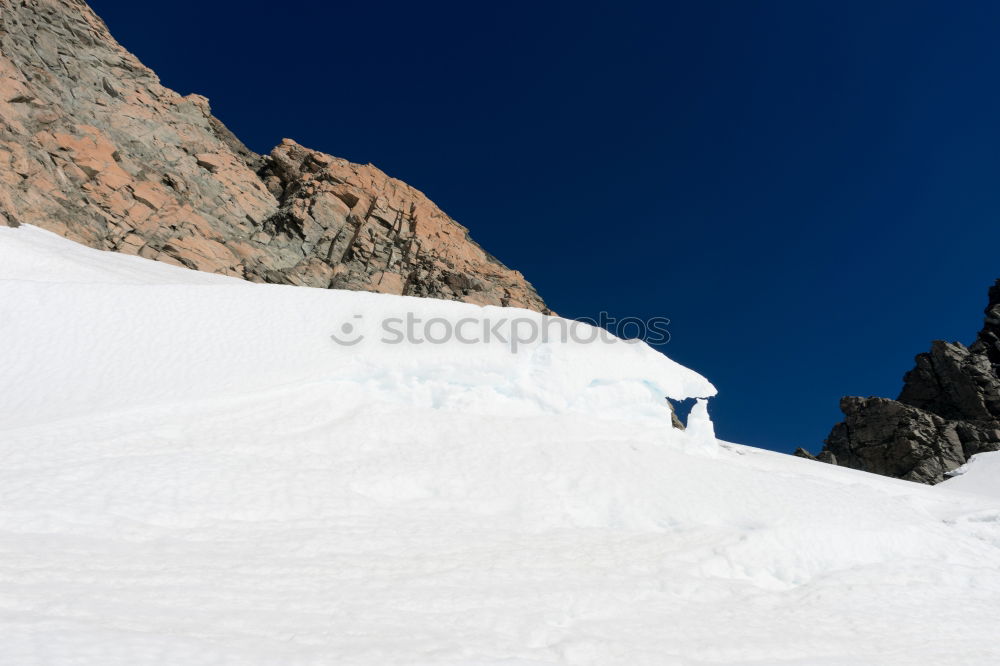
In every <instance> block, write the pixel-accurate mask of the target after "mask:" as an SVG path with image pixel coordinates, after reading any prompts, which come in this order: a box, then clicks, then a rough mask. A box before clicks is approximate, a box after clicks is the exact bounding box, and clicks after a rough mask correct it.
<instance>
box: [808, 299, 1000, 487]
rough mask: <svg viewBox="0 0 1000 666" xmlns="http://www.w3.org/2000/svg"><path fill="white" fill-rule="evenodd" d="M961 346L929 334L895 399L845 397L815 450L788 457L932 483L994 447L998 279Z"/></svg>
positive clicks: (998, 437)
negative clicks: (970, 337) (979, 321)
mask: <svg viewBox="0 0 1000 666" xmlns="http://www.w3.org/2000/svg"><path fill="white" fill-rule="evenodd" d="M985 315H986V317H985V321H984V323H983V328H982V330H981V331H980V332H979V335H978V336H977V337H976V341H975V342H973V343H972V344H971V345H969V346H968V347H966V346H965V345H962V344H960V343H957V342H944V341H942V340H936V341H935V342H934V343H932V345H931V349H930V351H929V352H927V353H924V354H919V355H918V356H917V357H916V367H914V368H913V369H912V370H910V371H909V372H908V373H906V375H905V376H904V377H903V390H902V391H901V392H900V394H899V397H898V398H897V399H896V400H889V399H886V398H876V397H869V398H859V397H845V398H843V399H842V400H841V401H840V409H841V411H842V412H843V413H844V417H845V418H844V421H843V422H841V423H838V424H837V425H835V426H834V427H833V430H832V431H831V432H830V436H829V437H827V439H826V442H825V446H824V447H823V450H822V451H821V452H820V453H819V454H818V455H817V456H812V455H811V454H809V453H808V452H806V451H805V450H803V449H799V450H798V451H796V455H799V456H803V457H808V458H814V459H818V460H821V461H823V462H828V463H833V464H836V465H844V466H846V467H852V468H854V469H860V470H864V471H867V472H874V473H876V474H883V475H885V476H893V477H897V478H900V479H907V480H910V481H919V482H921V483H930V484H933V483H939V482H940V481H943V480H944V479H945V478H947V476H948V474H949V473H950V472H951V471H953V470H955V469H957V468H958V467H960V466H961V465H963V464H964V463H965V462H966V461H967V460H968V459H969V458H971V457H972V456H973V455H975V454H977V453H982V452H986V451H997V450H1000V371H998V368H1000V280H997V282H996V283H995V284H994V285H993V286H992V287H991V288H990V290H989V302H988V305H987V306H986V310H985Z"/></svg>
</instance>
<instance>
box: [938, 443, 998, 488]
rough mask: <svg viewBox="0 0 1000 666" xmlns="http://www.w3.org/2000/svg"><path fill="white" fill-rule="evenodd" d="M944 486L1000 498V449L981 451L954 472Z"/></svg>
mask: <svg viewBox="0 0 1000 666" xmlns="http://www.w3.org/2000/svg"><path fill="white" fill-rule="evenodd" d="M942 487H946V488H948V489H949V490H960V491H962V492H966V493H976V494H978V495H988V496H990V497H995V498H997V499H998V500H1000V451H992V452H990V453H979V454H977V455H974V456H972V458H971V459H970V460H969V462H967V463H966V464H964V465H962V466H961V467H959V468H958V469H957V470H955V471H954V472H953V476H952V477H951V478H950V479H947V480H946V481H945V482H944V485H943V486H942Z"/></svg>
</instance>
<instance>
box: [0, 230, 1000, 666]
mask: <svg viewBox="0 0 1000 666" xmlns="http://www.w3.org/2000/svg"><path fill="white" fill-rule="evenodd" d="M406 313H415V314H416V315H418V316H419V317H421V318H422V319H423V320H425V321H426V320H430V319H435V318H440V319H442V320H445V321H448V322H451V323H452V324H456V323H457V322H458V321H459V320H461V319H469V318H471V319H473V320H475V321H476V322H482V321H483V320H486V319H491V318H492V320H494V321H495V320H496V319H499V318H509V317H514V316H516V317H524V318H527V319H532V318H534V319H535V320H537V321H538V322H539V323H541V322H542V321H543V318H542V316H541V315H537V314H533V313H529V312H525V311H510V310H501V309H497V308H477V307H474V306H470V305H465V304H459V303H451V302H443V301H428V300H418V299H408V298H402V297H394V296H381V295H374V294H365V293H351V292H337V291H325V290H312V289H304V288H293V287H281V286H273V285H255V284H249V283H245V282H241V281H238V280H232V279H229V278H221V277H218V276H212V275H205V274H201V273H195V272H191V271H187V270H184V269H180V268H175V267H170V266H166V265H163V264H158V263H153V262H147V261H145V260H141V259H136V258H131V257H125V256H121V255H113V254H107V253H101V252H96V251H92V250H88V249H86V248H83V247H81V246H77V245H75V244H73V243H70V242H68V241H65V240H63V239H60V238H57V237H55V236H52V235H50V234H47V233H45V232H42V231H40V230H37V229H34V228H31V227H22V228H20V229H0V342H2V345H0V389H2V391H3V395H4V399H3V400H2V401H0V455H2V456H3V460H4V465H3V466H2V468H0V580H2V583H0V610H2V615H0V625H2V632H3V636H4V641H2V642H0V663H12V664H13V663H16V664H64V663H87V664H102V665H104V664H130V665H131V664H140V663H165V664H186V665H187V664H219V663H228V664H331V663H337V664H379V665H386V664H463V665H468V664H492V665H496V664H506V665H514V664H517V665H527V664H533V665H537V664H602V665H603V664H629V665H634V664H655V665H657V666H662V665H664V664H675V663H676V664H689V663H712V664H735V663H768V664H774V663H782V664H819V663H822V664H858V663H871V664H891V663H899V664H913V663H935V664H941V663H962V664H974V663H982V664H986V663H995V662H996V661H997V660H998V659H1000V647H998V646H997V645H996V642H995V636H994V632H995V618H996V616H997V614H998V611H1000V502H998V500H997V499H996V498H990V497H987V496H985V495H976V494H972V493H964V492H952V491H949V490H948V489H947V488H946V487H943V486H942V487H936V488H930V487H925V486H919V485H915V484H910V483H906V482H903V481H896V480H892V479H884V478H880V477H873V476H871V475H867V474H863V473H860V472H855V471H853V470H848V469H842V468H836V467H831V466H826V465H820V464H816V463H812V462H809V461H803V460H799V459H796V458H792V457H790V456H782V455H778V454H773V453H769V452H765V451H759V450H755V449H751V448H747V447H742V446H738V445H733V444H728V443H725V442H719V441H717V440H716V439H715V438H714V435H713V433H712V427H711V421H710V420H709V418H708V413H707V410H706V408H705V404H704V403H703V402H702V403H699V405H698V406H697V407H696V408H695V409H694V410H693V411H692V416H691V417H690V418H691V423H690V426H691V427H689V428H688V429H687V430H686V431H680V430H677V429H674V428H672V427H671V425H670V413H669V410H668V409H667V407H666V404H665V402H664V397H667V396H669V397H671V398H675V399H683V398H688V397H707V396H711V395H713V394H714V392H715V390H714V388H713V387H712V385H711V384H710V383H709V382H708V381H706V380H705V379H704V378H702V377H701V376H699V375H698V374H697V373H695V372H693V371H691V370H688V369H686V368H683V367H681V366H679V365H678V364H676V363H674V362H672V361H670V360H669V359H667V358H665V357H664V356H662V355H661V354H659V353H657V352H655V351H654V350H652V349H650V348H648V347H646V346H645V345H642V344H630V343H625V342H621V341H619V342H617V343H614V342H609V343H603V342H594V343H589V344H586V343H579V342H573V341H566V342H562V341H558V340H549V341H548V342H544V341H541V340H534V341H531V342H526V343H524V344H523V345H522V346H520V348H519V349H518V351H517V353H512V352H511V350H510V347H509V345H506V344H485V343H479V344H463V343H461V342H460V341H457V340H451V341H449V342H447V343H443V344H429V343H421V344H387V343H384V342H382V341H381V339H380V337H379V327H380V323H381V322H383V321H385V320H386V319H387V318H398V317H400V316H405V314H406ZM347 323H350V324H351V326H350V328H349V331H347V332H345V328H344V325H345V324H347ZM331 335H338V336H345V335H350V336H352V337H351V338H350V339H349V342H351V341H353V340H355V338H358V337H359V336H360V341H359V342H357V343H356V344H355V343H353V342H351V344H349V345H346V344H338V343H337V342H335V341H334V340H332V339H331ZM949 483H953V482H949ZM945 485H948V484H945Z"/></svg>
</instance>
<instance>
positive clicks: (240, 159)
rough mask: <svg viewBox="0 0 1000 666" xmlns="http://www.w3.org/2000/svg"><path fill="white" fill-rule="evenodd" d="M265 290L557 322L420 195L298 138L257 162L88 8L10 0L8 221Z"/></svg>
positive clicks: (517, 278)
mask: <svg viewBox="0 0 1000 666" xmlns="http://www.w3.org/2000/svg"><path fill="white" fill-rule="evenodd" d="M4 223H6V224H8V225H10V226H16V225H18V224H19V223H30V224H34V225H37V226H40V227H43V228H45V229H48V230H50V231H54V232H56V233H59V234H61V235H63V236H66V237H68V238H72V239H73V240H76V241H79V242H81V243H85V244H87V245H90V246H92V247H95V248H99V249H105V250H116V251H119V252H125V253H129V254H138V255H140V256H143V257H147V258H150V259H157V260H161V261H167V262H170V263H174V264H179V265H182V266H187V267H189V268H194V269H197V270H202V271H209V272H214V273H222V274H226V275H234V276H238V277H241V278H245V279H248V280H253V281H258V282H275V283H285V284H297V285H306V286H312V287H324V288H343V289H356V290H368V291H379V292H385V293H392V294H408V295H414V296H429V297H435V298H444V299H451V300H460V301H466V302H471V303H477V304H483V305H486V304H491V305H505V306H506V305H509V306H517V307H524V308H529V309H532V310H537V311H539V312H548V309H547V308H546V306H545V304H544V302H543V301H542V299H541V298H540V297H539V296H538V294H537V293H536V292H535V290H534V288H533V287H532V286H531V284H530V283H528V282H527V281H526V280H525V279H524V277H523V276H522V275H521V274H520V273H519V272H517V271H514V270H511V269H509V268H507V267H506V266H504V265H503V264H501V263H500V262H499V261H497V260H496V259H495V258H493V257H492V256H491V255H489V254H488V253H486V252H485V251H484V250H483V249H482V248H480V247H479V245H477V244H476V243H475V242H473V241H472V240H471V239H470V238H469V236H468V232H467V230H466V229H465V227H463V226H462V225H460V224H458V223H457V222H455V221H454V220H452V219H451V218H449V217H448V216H447V215H446V214H445V213H444V212H443V211H441V209H439V208H438V207H437V206H435V205H434V204H433V203H432V202H431V201H430V200H429V199H428V198H427V197H425V196H424V195H423V194H422V193H421V192H419V191H418V190H416V189H414V188H412V187H410V186H408V185H406V184H405V183H403V182H401V181H398V180H395V179H393V178H390V177H389V176H387V175H385V174H384V173H382V172H381V171H380V170H378V169H377V168H375V167H373V166H371V165H358V164H352V163H350V162H347V161H346V160H342V159H338V158H336V157H332V156H330V155H326V154H324V153H320V152H317V151H313V150H309V149H307V148H304V147H302V146H300V145H298V144H297V143H295V142H294V141H291V140H288V139H286V140H285V141H283V142H282V143H281V145H279V146H277V147H276V148H275V149H274V150H272V151H271V153H270V154H269V155H267V156H260V155H257V154H255V153H254V152H253V151H251V150H249V149H248V148H247V147H246V146H244V145H243V144H242V143H241V142H240V141H239V139H237V138H236V137H235V136H233V134H232V133H231V132H229V130H227V129H226V127H225V126H224V125H223V124H222V123H221V122H220V121H219V120H218V119H216V118H215V117H214V116H213V115H212V113H211V110H210V108H209V105H208V100H207V99H205V98H204V97H201V96H199V95H188V96H181V95H179V94H177V93H175V92H173V91H172V90H169V89H167V88H164V87H163V86H161V85H160V83H159V80H158V79H157V77H156V75H155V74H154V73H153V72H152V71H150V70H149V69H148V68H146V67H144V66H143V65H142V63H140V62H139V61H138V60H137V59H136V58H135V56H133V55H132V54H130V53H128V52H127V51H126V50H125V49H123V48H122V47H121V46H120V45H119V44H118V43H117V42H115V40H114V39H113V38H112V37H111V35H110V34H109V32H108V30H107V28H106V26H105V25H104V23H103V22H102V21H101V20H100V19H99V18H98V17H97V16H96V15H95V14H94V13H93V12H92V11H91V10H90V8H89V7H88V6H87V5H86V4H85V3H84V2H82V0H23V1H22V0H0V224H4Z"/></svg>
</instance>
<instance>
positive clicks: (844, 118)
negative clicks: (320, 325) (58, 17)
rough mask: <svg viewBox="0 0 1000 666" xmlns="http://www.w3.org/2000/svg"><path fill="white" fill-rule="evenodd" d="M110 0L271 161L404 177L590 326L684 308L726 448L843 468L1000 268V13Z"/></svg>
mask: <svg viewBox="0 0 1000 666" xmlns="http://www.w3.org/2000/svg"><path fill="white" fill-rule="evenodd" d="M91 4H92V5H93V7H94V8H95V10H96V11H97V12H98V13H99V14H100V15H101V16H102V17H103V18H104V19H105V20H106V21H107V23H108V25H109V26H110V28H111V30H112V32H113V33H114V34H115V35H116V36H117V37H118V39H119V41H121V42H122V43H123V44H124V45H125V46H126V47H127V48H129V49H130V50H132V51H133V52H135V53H136V54H137V55H138V56H139V57H140V58H141V59H142V60H143V61H144V62H145V63H146V64H147V65H149V66H150V67H152V68H153V69H155V70H156V71H157V72H158V73H159V74H160V77H161V78H162V80H163V82H164V84H165V85H167V86H170V87H172V88H174V89H176V90H178V91H179V92H182V93H189V92H197V93H201V94H204V95H206V96H207V97H209V99H210V100H211V104H212V108H213V110H214V111H215V113H216V115H218V116H219V117H220V118H221V119H222V120H223V121H224V122H226V123H227V124H228V125H229V127H230V128H231V129H232V130H233V131H234V132H235V133H236V134H237V135H238V136H240V137H241V138H242V139H243V140H244V141H245V142H246V143H247V144H248V145H249V146H250V147H251V148H253V149H255V150H257V151H258V152H267V151H269V150H270V148H271V147H272V146H273V145H274V144H276V143H278V142H279V141H280V140H281V138H282V137H286V136H288V137H292V138H294V139H295V140H297V141H299V142H300V143H302V144H304V145H307V146H310V147H312V148H316V149H319V150H323V151H325V152H329V153H332V154H335V155H338V156H341V157H346V158H348V159H351V160H353V161H356V162H372V163H374V164H376V165H378V166H379V167H381V168H382V169H383V170H385V171H386V172H388V173H389V174H391V175H393V176H396V177H398V178H401V179H403V180H405V181H407V182H409V183H411V184H412V185H414V186H416V187H418V188H420V189H421V190H423V191H424V192H425V193H427V194H428V195H429V196H430V197H431V198H432V199H433V200H434V201H435V202H437V203H438V204H439V205H440V206H441V207H442V208H444V210H446V211H447V212H448V213H449V214H451V215H452V216H453V217H455V218H456V219H457V220H459V221H460V222H462V223H463V224H465V225H466V226H468V227H469V228H470V230H471V232H472V235H473V237H474V238H475V239H476V240H478V241H479V242H480V243H481V244H482V245H483V246H484V247H485V248H487V249H488V250H489V251H490V252H492V253H493V254H495V255H496V256H498V257H499V258H500V259H501V260H503V261H504V262H505V263H507V264H508V265H510V266H512V267H515V268H518V269H520V270H521V271H523V272H524V274H525V275H526V276H527V277H528V279H529V280H531V281H532V282H533V283H534V285H535V286H536V287H537V288H538V290H539V292H540V293H541V294H542V296H543V297H544V298H545V299H546V300H547V301H548V303H549V304H550V305H551V306H552V307H553V308H554V309H555V310H557V311H558V312H560V313H561V314H563V315H566V316H594V315H596V313H598V312H599V311H601V310H607V311H608V312H610V313H611V314H613V315H615V316H619V317H622V316H638V317H651V316H667V317H670V318H671V319H672V321H673V324H672V326H671V331H672V335H673V339H672V341H671V342H670V343H669V344H667V345H665V346H664V347H663V350H664V351H665V352H666V353H667V354H668V355H670V356H671V357H672V358H674V359H675V360H677V361H679V362H681V363H684V364H685V365H688V366H690V367H692V368H694V369H696V370H698V371H700V372H702V373H703V374H704V375H706V376H707V377H709V378H710V379H711V380H712V381H713V382H714V383H715V384H716V386H717V387H718V388H719V392H720V395H719V397H718V398H717V399H716V400H715V401H714V403H713V406H712V413H713V417H714V419H715V421H716V425H717V430H718V433H719V435H720V436H721V437H724V438H728V439H731V440H735V441H740V442H745V443H748V444H753V445H757V446H764V447H767V448H773V449H776V450H782V451H790V450H792V449H793V448H794V447H796V446H805V447H807V448H811V449H816V448H818V447H819V446H820V445H821V442H822V439H823V438H824V437H825V436H826V435H827V434H828V432H829V429H830V427H831V426H832V425H833V424H834V422H836V421H837V420H838V419H839V410H838V408H837V402H838V400H839V398H840V396H841V395H843V394H857V395H871V394H878V395H886V396H890V397H895V395H896V394H897V392H898V391H899V388H900V385H901V377H902V374H903V373H904V372H905V371H906V370H907V369H909V368H910V366H911V364H912V357H913V355H914V354H916V353H918V352H921V351H924V350H925V349H926V348H927V347H928V346H929V343H930V341H931V340H932V339H934V338H946V339H954V340H961V341H964V342H968V341H970V340H971V339H972V338H973V337H974V335H975V332H976V331H977V330H978V328H979V325H980V323H981V311H982V308H983V306H984V305H985V299H986V289H987V287H988V286H989V285H990V284H991V283H992V281H993V280H994V279H995V278H996V277H998V276H1000V270H998V269H1000V266H998V265H997V263H998V262H997V257H998V249H1000V225H998V224H997V215H998V212H1000V183H998V175H1000V168H998V167H1000V164H998V161H1000V41H998V39H997V35H998V34H1000V3H994V2H981V3H977V2H961V3H946V2H934V3H922V2H874V1H867V2H823V3H818V2H798V1H789V2H747V1H742V0H733V1H732V2H725V3H713V2H701V1H699V2H693V1H692V2H688V3H649V4H646V5H641V4H630V3H627V2H616V3H609V4H592V3H586V2H584V3H572V4H570V3H567V4H549V5H545V6H541V5H537V6H536V5H534V4H523V5H519V4H512V3H489V4H487V3H468V2H463V3H448V4H443V3H405V4H399V5H397V4H394V3H391V2H380V3H361V2H352V3H336V2H330V3H327V2H295V1H292V0H286V1H285V2H281V3H275V2H259V3H258V2H252V1H250V0H242V1H240V2H225V1H221V0H220V1H216V2H205V1H204V0H202V1H200V2H194V1H191V0H173V1H172V2H170V3H168V4H160V5H155V7H154V6H152V5H149V4H147V3H137V2H134V0H129V1H128V2H122V1H118V0H93V2H92V3H91Z"/></svg>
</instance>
